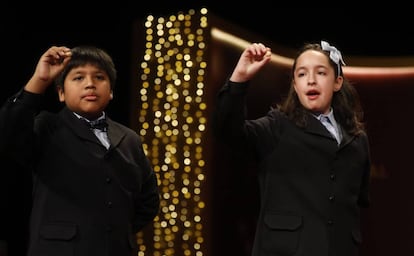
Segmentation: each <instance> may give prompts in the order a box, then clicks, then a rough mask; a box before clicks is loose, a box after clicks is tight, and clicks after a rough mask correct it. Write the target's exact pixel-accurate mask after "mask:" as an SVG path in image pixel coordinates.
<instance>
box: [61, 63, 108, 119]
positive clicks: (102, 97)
mask: <svg viewBox="0 0 414 256" xmlns="http://www.w3.org/2000/svg"><path fill="white" fill-rule="evenodd" d="M58 95H59V100H60V101H61V102H65V104H66V106H67V107H68V108H69V109H70V110H72V111H73V112H76V113H78V114H79V115H81V116H83V117H86V118H88V119H90V120H93V119H95V118H97V117H99V116H100V115H101V114H102V111H104V109H105V108H106V106H107V105H108V103H109V101H110V100H112V89H111V83H110V80H109V77H108V75H107V74H106V72H104V71H103V70H100V69H99V68H98V67H96V66H94V65H90V64H86V65H84V66H79V67H75V68H73V69H72V70H70V71H69V72H68V74H67V76H66V78H65V81H64V86H63V87H61V86H58Z"/></svg>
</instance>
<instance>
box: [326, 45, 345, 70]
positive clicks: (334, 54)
mask: <svg viewBox="0 0 414 256" xmlns="http://www.w3.org/2000/svg"><path fill="white" fill-rule="evenodd" d="M321 46H322V50H324V51H328V52H329V58H331V60H332V61H333V62H335V63H336V65H338V68H339V64H342V65H344V66H345V62H344V60H343V59H342V54H341V52H340V51H339V50H338V49H336V48H335V47H334V46H330V45H329V43H328V42H325V41H321Z"/></svg>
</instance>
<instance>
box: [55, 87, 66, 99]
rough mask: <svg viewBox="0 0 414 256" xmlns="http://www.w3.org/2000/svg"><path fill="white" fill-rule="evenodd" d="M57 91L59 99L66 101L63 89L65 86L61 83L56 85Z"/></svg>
mask: <svg viewBox="0 0 414 256" xmlns="http://www.w3.org/2000/svg"><path fill="white" fill-rule="evenodd" d="M56 92H57V94H58V97H59V101H60V102H64V101H65V91H64V90H63V87H62V86H60V85H57V86H56Z"/></svg>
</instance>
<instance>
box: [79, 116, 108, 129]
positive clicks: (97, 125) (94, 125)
mask: <svg viewBox="0 0 414 256" xmlns="http://www.w3.org/2000/svg"><path fill="white" fill-rule="evenodd" d="M82 120H83V121H85V123H86V124H87V125H88V127H89V128H91V129H99V130H101V131H103V132H106V131H107V130H108V123H107V122H106V120H105V119H99V120H96V121H91V122H88V121H86V120H84V119H82Z"/></svg>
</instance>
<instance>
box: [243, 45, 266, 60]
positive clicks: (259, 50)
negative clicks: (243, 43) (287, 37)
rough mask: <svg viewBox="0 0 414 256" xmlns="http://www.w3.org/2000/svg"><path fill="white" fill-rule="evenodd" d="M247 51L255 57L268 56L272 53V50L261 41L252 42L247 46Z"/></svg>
mask: <svg viewBox="0 0 414 256" xmlns="http://www.w3.org/2000/svg"><path fill="white" fill-rule="evenodd" d="M248 51H249V52H250V54H252V55H253V56H254V57H255V58H259V59H261V58H262V57H270V56H271V55H272V51H271V49H270V48H269V47H267V46H265V45H264V44H262V43H253V44H251V45H250V46H249V47H248Z"/></svg>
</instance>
